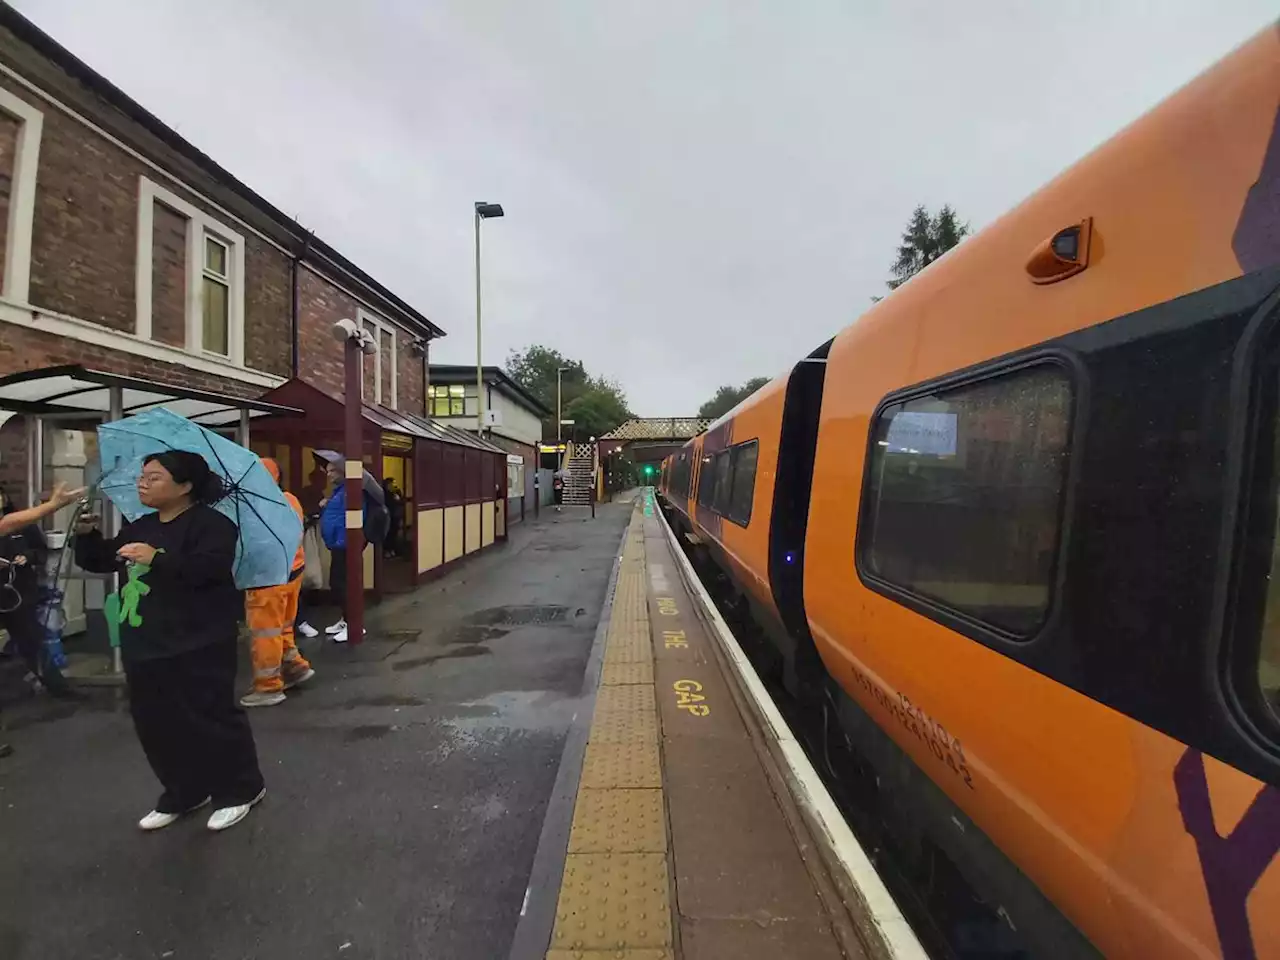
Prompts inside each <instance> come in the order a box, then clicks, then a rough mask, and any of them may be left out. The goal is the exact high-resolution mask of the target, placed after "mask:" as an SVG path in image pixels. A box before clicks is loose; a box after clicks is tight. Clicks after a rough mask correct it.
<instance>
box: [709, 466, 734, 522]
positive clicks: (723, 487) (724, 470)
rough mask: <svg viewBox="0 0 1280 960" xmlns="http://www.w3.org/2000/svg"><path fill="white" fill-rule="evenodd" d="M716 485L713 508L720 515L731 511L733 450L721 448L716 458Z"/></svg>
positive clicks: (712, 498) (712, 501)
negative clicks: (730, 493)
mask: <svg viewBox="0 0 1280 960" xmlns="http://www.w3.org/2000/svg"><path fill="white" fill-rule="evenodd" d="M715 475H716V485H715V493H714V494H713V495H712V497H711V509H712V510H714V511H715V512H716V513H718V514H720V516H722V517H723V516H724V515H725V514H726V513H728V512H729V490H730V487H731V485H732V483H733V454H732V451H731V450H721V451H720V452H719V453H717V454H716V459H715Z"/></svg>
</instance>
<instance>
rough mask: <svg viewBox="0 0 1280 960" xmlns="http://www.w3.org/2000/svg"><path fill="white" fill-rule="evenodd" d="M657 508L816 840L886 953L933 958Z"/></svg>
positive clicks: (901, 959) (904, 959) (910, 959)
mask: <svg viewBox="0 0 1280 960" xmlns="http://www.w3.org/2000/svg"><path fill="white" fill-rule="evenodd" d="M654 512H655V513H657V514H658V516H659V517H660V518H661V523H662V527H663V530H664V531H665V532H666V535H667V539H668V541H669V542H670V543H671V552H672V553H673V554H675V557H676V562H677V563H678V564H680V567H681V569H682V570H683V571H684V573H685V575H686V576H685V580H686V582H687V583H688V584H689V585H690V586H691V587H692V588H693V591H694V593H695V594H696V596H697V599H698V602H699V605H700V606H701V607H702V609H703V612H704V613H705V614H706V616H707V620H708V621H709V622H710V623H711V625H712V626H713V627H714V628H715V629H714V633H715V635H716V639H717V640H719V641H720V646H721V649H722V650H723V651H724V652H725V654H726V655H727V656H728V658H729V661H730V663H732V664H733V668H734V671H735V672H736V673H737V674H738V679H739V680H740V681H741V685H742V688H743V689H744V690H745V691H746V693H747V695H748V696H750V697H751V699H752V700H753V701H754V705H755V707H756V712H757V715H758V716H759V717H760V718H761V719H762V720H763V723H762V724H761V726H762V727H763V728H764V734H765V736H767V737H770V738H772V739H773V740H776V741H777V743H778V752H779V753H780V754H781V755H782V758H783V760H784V761H785V763H786V765H787V767H789V773H790V777H789V779H790V781H791V784H792V786H793V788H794V789H793V793H794V796H795V800H796V802H797V803H798V804H799V805H800V806H801V807H803V808H805V809H807V810H808V811H809V813H810V815H811V817H812V818H813V820H814V821H816V825H817V826H818V827H819V828H820V829H821V831H822V833H823V834H825V836H823V837H820V838H815V839H819V840H825V841H826V844H827V846H828V847H829V849H830V850H831V852H832V854H833V855H834V857H835V859H836V861H837V862H838V863H839V864H840V866H841V867H842V868H843V869H844V871H845V873H846V875H847V876H848V878H849V881H850V883H852V885H853V887H854V888H855V889H856V890H857V891H858V892H859V894H860V895H861V897H862V901H863V906H864V908H865V910H866V912H867V913H868V914H869V915H870V919H871V922H872V923H873V924H874V926H875V928H876V929H877V930H878V931H879V934H880V939H881V943H882V944H883V946H884V952H885V954H887V955H888V956H889V957H892V958H893V960H928V956H929V955H928V954H927V953H925V950H924V947H923V946H922V945H921V943H920V940H919V938H918V937H917V936H916V934H915V931H914V930H912V929H911V925H910V924H909V923H908V922H907V919H906V917H904V916H903V915H902V910H901V909H900V908H899V907H898V904H897V903H896V902H895V901H894V899H893V896H892V895H891V894H890V893H889V888H888V887H886V886H885V885H884V881H883V880H882V879H880V874H879V873H878V872H877V871H876V868H875V865H874V864H873V863H872V862H871V858H870V857H868V856H867V853H866V851H865V850H864V849H863V848H862V844H860V843H859V842H858V838H857V837H855V836H854V835H853V831H852V830H850V829H849V824H848V823H846V822H845V819H844V817H843V816H842V815H841V813H840V809H839V808H838V807H837V806H836V802H835V800H833V799H832V798H831V794H830V793H829V792H828V791H827V788H826V785H825V784H824V783H823V782H822V779H821V778H820V777H819V776H818V771H817V770H816V769H814V766H813V763H812V762H811V761H810V760H809V758H808V756H806V754H805V752H804V749H803V748H802V747H801V746H800V744H799V743H798V742H797V740H796V737H795V734H793V733H792V732H791V728H790V727H789V726H787V722H786V720H784V719H783V718H782V714H781V713H780V712H779V711H778V708H777V706H775V705H774V702H773V700H772V698H771V697H770V696H769V693H768V691H767V690H766V689H765V687H764V684H763V683H761V682H760V677H759V675H758V674H757V673H756V671H755V668H754V667H753V666H752V665H751V662H750V661H749V660H748V659H747V657H746V654H745V653H743V651H742V647H741V646H739V644H738V641H737V638H735V637H734V635H733V631H732V630H730V629H729V625H728V624H727V623H725V622H724V618H723V617H722V616H720V611H719V610H717V609H716V605H715V602H714V601H713V600H712V599H711V595H710V594H709V593H707V589H706V587H704V586H703V585H702V581H701V580H699V579H698V575H697V573H695V572H694V569H693V564H691V563H690V562H689V558H688V557H686V556H685V554H684V551H683V550H682V549H681V548H680V544H679V542H678V541H677V540H676V535H675V532H674V531H673V530H672V529H671V526H670V524H668V523H667V518H666V517H665V516H664V515H663V514H662V511H661V510H657V511H654Z"/></svg>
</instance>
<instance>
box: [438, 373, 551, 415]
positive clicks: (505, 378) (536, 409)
mask: <svg viewBox="0 0 1280 960" xmlns="http://www.w3.org/2000/svg"><path fill="white" fill-rule="evenodd" d="M482 369H483V370H484V382H485V383H487V384H489V386H491V387H496V388H497V390H498V392H499V393H505V394H506V395H507V396H508V397H510V398H511V399H512V400H514V401H516V402H517V403H519V404H520V405H521V406H523V407H525V408H526V409H528V410H530V411H532V412H533V413H535V414H536V415H537V416H538V418H539V419H542V418H544V417H549V416H551V414H552V412H553V411H552V409H551V408H550V407H548V406H547V405H546V404H545V403H543V402H542V401H541V400H539V399H538V398H537V397H535V396H534V395H533V394H532V393H530V392H529V391H528V390H526V389H525V388H524V387H522V386H520V384H518V383H516V382H515V381H514V380H512V379H511V377H510V376H509V375H508V374H507V372H506V371H505V370H503V369H502V368H501V367H483V368H482ZM431 382H432V383H445V384H453V383H475V382H476V368H475V367H471V366H467V365H466V364H454V363H433V364H431Z"/></svg>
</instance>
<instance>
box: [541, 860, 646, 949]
mask: <svg viewBox="0 0 1280 960" xmlns="http://www.w3.org/2000/svg"><path fill="white" fill-rule="evenodd" d="M670 944H671V901H670V896H669V894H668V880H667V859H666V857H664V856H663V855H662V854H660V853H571V854H569V856H568V857H567V858H566V859H565V867H564V884H563V886H561V888H560V901H559V903H558V904H557V906H556V924H555V930H554V932H553V933H552V934H551V945H552V947H553V948H556V949H561V950H564V949H566V948H567V949H569V950H625V949H626V948H628V947H650V948H653V947H658V948H661V947H667V946H670Z"/></svg>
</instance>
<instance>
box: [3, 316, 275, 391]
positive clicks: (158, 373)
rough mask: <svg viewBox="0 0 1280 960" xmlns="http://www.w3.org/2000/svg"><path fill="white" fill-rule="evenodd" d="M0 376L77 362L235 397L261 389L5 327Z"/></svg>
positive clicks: (64, 339)
mask: <svg viewBox="0 0 1280 960" xmlns="http://www.w3.org/2000/svg"><path fill="white" fill-rule="evenodd" d="M0 332H2V334H3V335H0V376H3V375H5V374H9V373H17V372H18V371H20V370H35V369H38V368H40V367H48V366H54V365H57V364H64V363H80V364H84V365H85V366H86V367H91V368H93V369H95V370H104V371H107V372H110V373H120V374H124V375H125V376H132V377H145V378H147V379H149V380H155V381H157V382H159V383H168V384H173V385H175V386H186V387H192V388H194V389H196V390H213V391H217V392H219V393H226V394H231V395H232V396H237V397H259V396H261V395H262V394H263V392H264V391H263V389H262V388H261V387H258V386H254V385H253V384H250V383H240V382H239V381H236V380H226V379H224V378H222V377H218V376H215V375H213V374H211V373H203V372H201V371H197V370H192V369H190V368H188V367H181V366H178V365H176V364H172V363H164V362H162V361H160V360H151V359H149V358H147V357H138V356H134V355H133V354H130V353H122V352H120V351H119V350H109V349H107V348H105V347H99V346H95V345H94V344H91V343H85V342H84V341H82V340H73V339H71V338H70V337H58V336H54V335H53V334H51V333H45V332H44V331H41V330H31V329H28V328H26V327H16V326H9V325H6V326H4V327H0Z"/></svg>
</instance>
